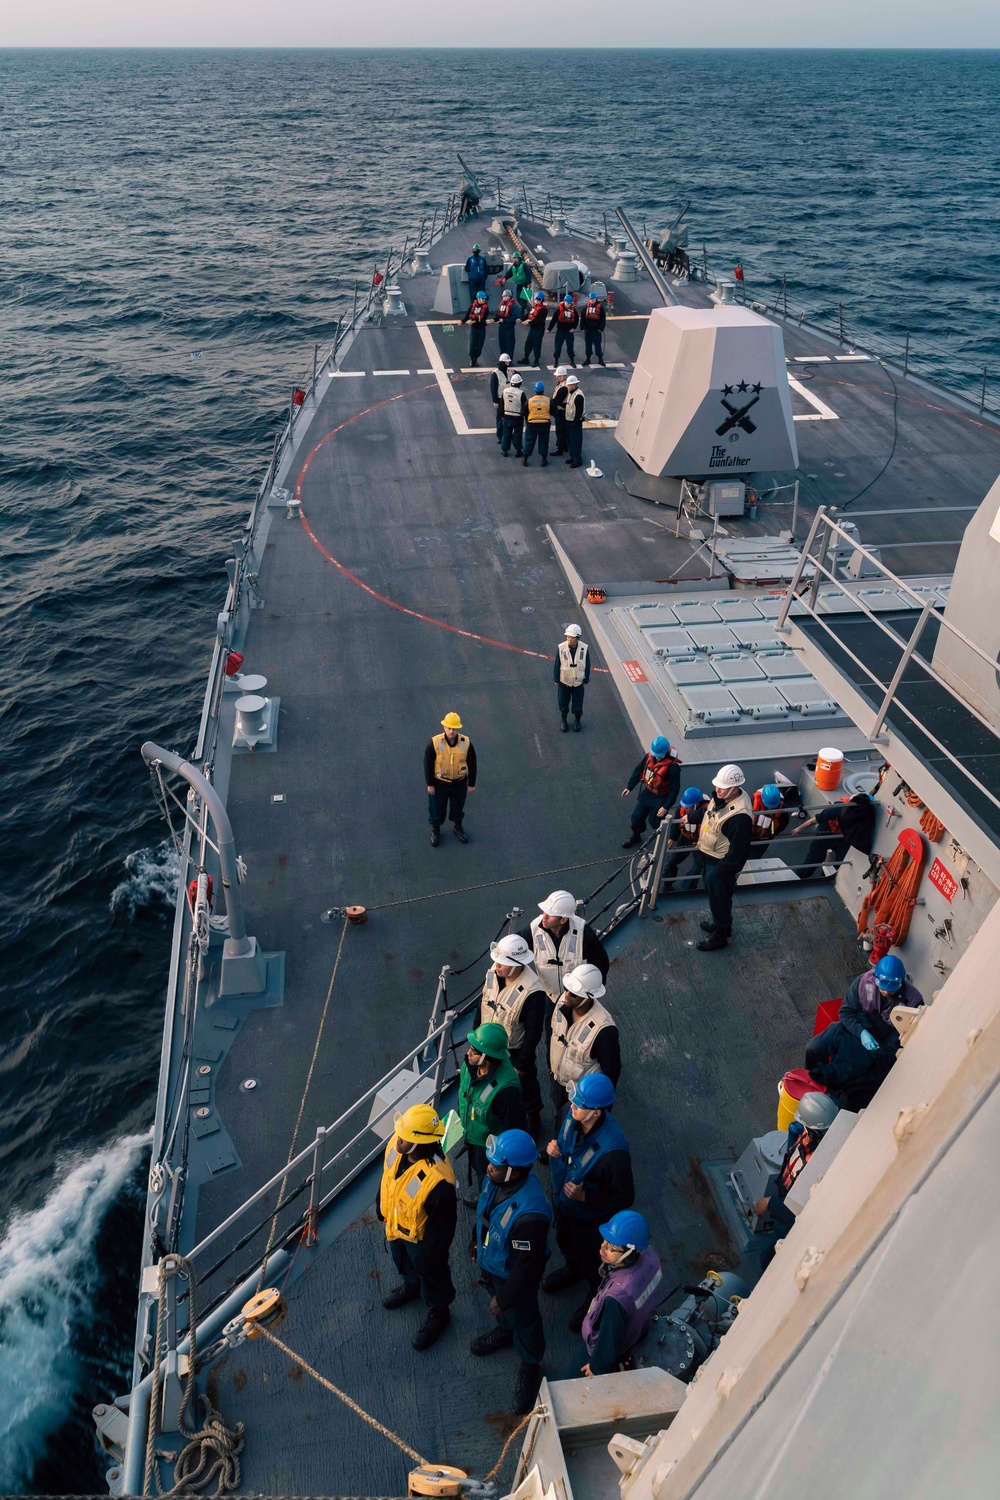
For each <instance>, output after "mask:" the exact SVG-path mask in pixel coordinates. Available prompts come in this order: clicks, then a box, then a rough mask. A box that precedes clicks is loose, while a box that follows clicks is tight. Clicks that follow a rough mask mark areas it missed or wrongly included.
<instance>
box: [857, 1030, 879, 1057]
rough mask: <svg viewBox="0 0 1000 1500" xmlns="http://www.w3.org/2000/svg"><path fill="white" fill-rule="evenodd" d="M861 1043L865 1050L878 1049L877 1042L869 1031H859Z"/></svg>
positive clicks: (872, 1050)
mask: <svg viewBox="0 0 1000 1500" xmlns="http://www.w3.org/2000/svg"><path fill="white" fill-rule="evenodd" d="M861 1045H862V1047H864V1049H865V1051H866V1052H877V1051H878V1042H877V1041H876V1040H875V1038H874V1037H873V1036H872V1034H871V1032H870V1031H863V1032H862V1033H861Z"/></svg>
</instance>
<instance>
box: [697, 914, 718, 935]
mask: <svg viewBox="0 0 1000 1500" xmlns="http://www.w3.org/2000/svg"><path fill="white" fill-rule="evenodd" d="M698 926H699V927H700V928H701V930H702V932H714V931H715V923H714V922H713V921H712V918H711V917H709V919H708V921H707V922H699V923H698Z"/></svg>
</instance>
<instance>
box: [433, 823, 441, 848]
mask: <svg viewBox="0 0 1000 1500" xmlns="http://www.w3.org/2000/svg"><path fill="white" fill-rule="evenodd" d="M440 842H441V830H440V828H432V829H431V848H432V849H436V848H437V846H438V844H440Z"/></svg>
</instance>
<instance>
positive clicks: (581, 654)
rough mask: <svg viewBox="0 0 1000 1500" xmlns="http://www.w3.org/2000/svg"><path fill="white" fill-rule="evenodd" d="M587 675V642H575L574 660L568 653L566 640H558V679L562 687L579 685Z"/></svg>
mask: <svg viewBox="0 0 1000 1500" xmlns="http://www.w3.org/2000/svg"><path fill="white" fill-rule="evenodd" d="M586 675H587V643H586V642H585V641H580V640H578V641H577V643H576V661H574V660H573V658H572V657H571V656H570V654H569V645H568V643H567V642H566V641H560V642H559V681H560V682H561V683H562V684H563V686H564V687H579V686H580V684H581V682H582V681H583V679H584V678H585V677H586Z"/></svg>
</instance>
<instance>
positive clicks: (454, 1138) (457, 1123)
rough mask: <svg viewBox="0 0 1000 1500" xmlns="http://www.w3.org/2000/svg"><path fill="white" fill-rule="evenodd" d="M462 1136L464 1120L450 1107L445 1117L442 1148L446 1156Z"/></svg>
mask: <svg viewBox="0 0 1000 1500" xmlns="http://www.w3.org/2000/svg"><path fill="white" fill-rule="evenodd" d="M462 1138H463V1136H462V1122H461V1120H460V1119H459V1118H458V1115H457V1113H456V1112H455V1110H453V1109H450V1110H449V1111H448V1113H447V1114H446V1115H445V1117H444V1135H443V1136H442V1138H441V1150H442V1151H443V1152H444V1154H445V1156H447V1155H448V1152H449V1151H451V1150H452V1148H453V1147H455V1146H457V1145H458V1143H459V1141H460V1140H462Z"/></svg>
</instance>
